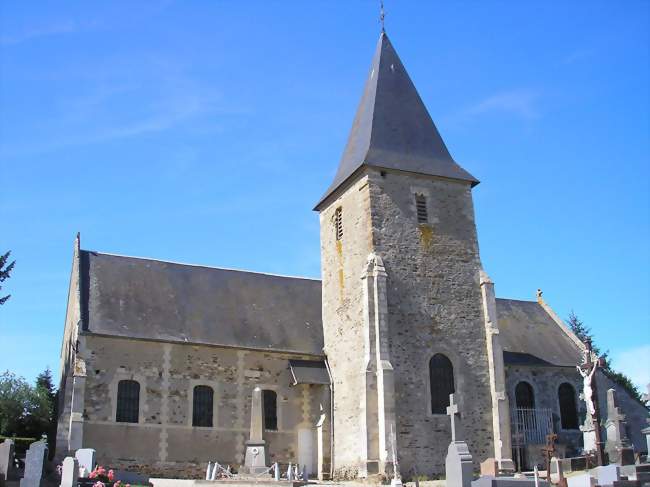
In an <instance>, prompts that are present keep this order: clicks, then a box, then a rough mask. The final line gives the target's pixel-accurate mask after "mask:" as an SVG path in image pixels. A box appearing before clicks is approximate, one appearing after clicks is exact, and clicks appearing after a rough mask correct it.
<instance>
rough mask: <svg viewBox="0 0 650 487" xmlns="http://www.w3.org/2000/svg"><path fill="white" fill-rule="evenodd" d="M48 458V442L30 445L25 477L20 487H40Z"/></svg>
mask: <svg viewBox="0 0 650 487" xmlns="http://www.w3.org/2000/svg"><path fill="white" fill-rule="evenodd" d="M46 458H47V443H46V442H44V441H43V440H40V441H35V442H34V443H32V444H31V445H29V450H27V456H26V457H25V476H24V477H23V478H22V479H21V480H20V487H40V485H41V477H42V476H43V467H44V466H45V459H46Z"/></svg>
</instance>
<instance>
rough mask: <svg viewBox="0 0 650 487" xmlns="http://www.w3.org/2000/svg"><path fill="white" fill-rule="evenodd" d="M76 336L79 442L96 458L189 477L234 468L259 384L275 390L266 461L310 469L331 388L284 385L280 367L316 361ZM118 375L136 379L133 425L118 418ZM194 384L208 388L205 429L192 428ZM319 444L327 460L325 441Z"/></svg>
mask: <svg viewBox="0 0 650 487" xmlns="http://www.w3.org/2000/svg"><path fill="white" fill-rule="evenodd" d="M81 341H82V342H83V344H82V346H83V348H82V350H83V351H81V352H80V355H83V356H85V363H86V365H87V382H86V386H85V409H84V418H83V425H84V427H83V446H84V447H87V448H95V449H96V450H97V459H98V462H99V463H100V464H105V465H110V466H112V467H117V468H128V469H130V470H140V471H145V472H146V473H150V474H151V473H156V472H159V473H164V474H166V475H170V474H172V475H176V476H181V477H184V476H194V477H196V475H197V473H199V472H201V471H204V470H205V465H206V464H207V462H208V461H215V460H218V461H219V462H220V463H221V464H223V465H227V464H230V465H232V466H233V467H235V468H236V467H237V466H239V465H241V464H242V463H243V458H244V452H245V442H246V440H247V439H248V433H249V425H250V407H251V404H250V397H251V392H252V390H253V388H254V387H255V386H259V387H261V388H262V389H268V390H273V391H275V392H276V393H277V414H278V420H277V421H278V424H277V430H275V431H266V432H265V440H266V441H267V444H268V445H269V451H270V460H271V462H275V461H277V462H281V463H288V462H294V463H295V462H298V461H300V463H301V464H303V465H304V464H306V465H308V468H309V470H310V472H312V473H314V474H315V473H316V462H317V455H318V448H317V443H316V440H317V438H316V428H315V425H316V424H317V422H318V421H319V419H320V417H321V414H322V412H323V411H326V412H329V408H330V405H329V388H328V387H326V386H322V385H321V386H317V385H310V384H298V385H296V386H291V385H290V384H291V383H292V380H291V376H290V371H289V368H288V366H287V364H288V360H289V359H313V358H314V357H312V356H308V355H288V354H282V353H275V352H263V351H255V350H245V349H241V350H237V349H232V348H221V347H207V346H195V345H184V344H172V343H160V342H147V341H135V340H128V339H123V338H115V337H100V336H93V335H87V336H83V335H82V336H81ZM123 379H129V380H135V381H137V382H138V383H139V384H140V402H139V421H138V423H137V424H132V423H118V422H116V421H115V418H116V407H117V405H116V397H117V386H118V383H119V381H120V380H123ZM198 385H204V386H209V387H211V388H212V389H213V391H214V403H213V405H214V406H213V408H214V411H213V426H212V427H198V426H192V391H193V389H194V387H195V386H198ZM326 428H327V426H326ZM305 432H307V434H306V435H305ZM299 438H300V440H299ZM299 441H311V445H300V444H299ZM323 446H324V447H325V448H326V450H325V451H324V456H325V458H326V461H327V459H328V458H329V442H324V444H323ZM305 452H308V454H309V456H310V457H309V458H305Z"/></svg>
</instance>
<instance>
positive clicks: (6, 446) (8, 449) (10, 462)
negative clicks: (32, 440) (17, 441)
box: [0, 440, 16, 485]
mask: <svg viewBox="0 0 650 487" xmlns="http://www.w3.org/2000/svg"><path fill="white" fill-rule="evenodd" d="M14 457H15V455H14V440H5V441H3V442H2V443H1V444H0V485H2V483H3V482H4V481H6V480H15V479H16V468H15V466H14Z"/></svg>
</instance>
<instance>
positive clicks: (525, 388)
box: [515, 381, 535, 409]
mask: <svg viewBox="0 0 650 487" xmlns="http://www.w3.org/2000/svg"><path fill="white" fill-rule="evenodd" d="M515 404H516V405H517V407H518V408H527V409H534V408H535V392H533V386H531V385H530V384H529V383H528V382H523V381H522V382H520V383H519V384H517V387H515Z"/></svg>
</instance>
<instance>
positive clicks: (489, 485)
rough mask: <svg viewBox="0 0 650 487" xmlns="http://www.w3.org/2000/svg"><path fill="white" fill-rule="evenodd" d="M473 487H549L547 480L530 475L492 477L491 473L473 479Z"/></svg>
mask: <svg viewBox="0 0 650 487" xmlns="http://www.w3.org/2000/svg"><path fill="white" fill-rule="evenodd" d="M472 487H549V483H548V482H547V481H546V480H541V479H538V480H537V482H536V481H535V480H534V479H531V478H528V477H524V476H521V477H492V476H491V475H482V476H481V477H479V478H478V479H476V480H474V481H472Z"/></svg>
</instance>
